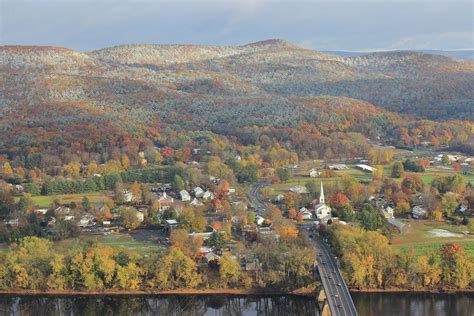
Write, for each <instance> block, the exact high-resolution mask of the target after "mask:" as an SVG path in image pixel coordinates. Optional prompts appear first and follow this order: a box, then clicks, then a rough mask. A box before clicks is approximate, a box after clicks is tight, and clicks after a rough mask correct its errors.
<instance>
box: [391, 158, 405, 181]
mask: <svg viewBox="0 0 474 316" xmlns="http://www.w3.org/2000/svg"><path fill="white" fill-rule="evenodd" d="M403 172H404V168H403V164H402V163H401V162H400V161H398V160H397V161H395V163H394V164H393V167H392V178H401V177H402V175H403Z"/></svg>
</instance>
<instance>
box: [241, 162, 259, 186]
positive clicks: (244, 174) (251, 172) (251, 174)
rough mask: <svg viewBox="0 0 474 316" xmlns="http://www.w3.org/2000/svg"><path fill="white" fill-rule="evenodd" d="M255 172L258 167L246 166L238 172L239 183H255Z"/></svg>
mask: <svg viewBox="0 0 474 316" xmlns="http://www.w3.org/2000/svg"><path fill="white" fill-rule="evenodd" d="M257 171H258V167H257V166H256V165H247V166H245V167H243V168H242V170H240V172H239V173H238V174H237V179H238V180H239V182H241V183H244V182H250V183H254V182H257V179H258V178H257Z"/></svg>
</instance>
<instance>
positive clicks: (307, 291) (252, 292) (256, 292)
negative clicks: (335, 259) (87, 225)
mask: <svg viewBox="0 0 474 316" xmlns="http://www.w3.org/2000/svg"><path fill="white" fill-rule="evenodd" d="M350 291H351V292H353V293H417V294H423V293H426V294H449V293H452V294H456V293H474V289H402V288H390V289H350ZM316 294H317V291H316V290H315V289H313V288H300V289H296V290H293V291H284V290H272V289H259V288H254V289H177V290H166V291H143V290H113V289H107V290H103V291H85V290H82V291H75V290H23V289H15V290H0V295H18V296H28V295H48V296H54V295H60V296H69V295H86V296H87V295H91V296H94V295H96V296H97V295H110V296H121V295H164V296H165V295H236V296H279V295H295V296H315V295H316Z"/></svg>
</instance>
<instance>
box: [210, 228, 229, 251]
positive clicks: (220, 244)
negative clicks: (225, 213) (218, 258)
mask: <svg viewBox="0 0 474 316" xmlns="http://www.w3.org/2000/svg"><path fill="white" fill-rule="evenodd" d="M226 244H227V240H226V238H225V234H224V233H223V232H219V231H215V232H213V233H212V235H211V238H209V246H210V247H211V248H214V249H216V251H217V252H221V250H222V249H223V248H224V247H225V245H226Z"/></svg>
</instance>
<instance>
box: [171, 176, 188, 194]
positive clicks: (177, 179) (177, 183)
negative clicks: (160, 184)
mask: <svg viewBox="0 0 474 316" xmlns="http://www.w3.org/2000/svg"><path fill="white" fill-rule="evenodd" d="M171 186H172V187H173V188H174V189H176V190H178V191H181V190H184V189H185V188H186V183H185V182H184V180H183V178H181V176H180V175H178V174H176V175H175V176H174V178H173V182H172V183H171Z"/></svg>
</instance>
